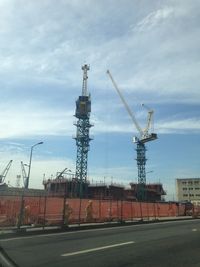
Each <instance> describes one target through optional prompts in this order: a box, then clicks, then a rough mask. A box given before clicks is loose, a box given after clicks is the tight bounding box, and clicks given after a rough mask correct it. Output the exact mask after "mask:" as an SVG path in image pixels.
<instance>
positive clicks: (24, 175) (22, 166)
mask: <svg viewBox="0 0 200 267" xmlns="http://www.w3.org/2000/svg"><path fill="white" fill-rule="evenodd" d="M24 165H25V164H24V163H23V161H21V169H22V177H23V183H24V188H26V185H27V179H28V176H27V173H26V170H25V168H24Z"/></svg>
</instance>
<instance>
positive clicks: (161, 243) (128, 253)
mask: <svg viewBox="0 0 200 267" xmlns="http://www.w3.org/2000/svg"><path fill="white" fill-rule="evenodd" d="M0 245H1V246H2V247H3V248H4V249H5V251H6V252H7V253H8V255H10V257H11V258H12V259H13V260H14V261H15V262H16V263H17V264H18V265H19V266H20V267H29V266H48V267H49V266H52V267H57V266H60V267H64V266H69V267H75V266H76V267H82V266H83V267H108V266H109V267H133V266H137V267H140V266H160V267H163V266H167V267H171V266H176V267H184V266H187V267H190V266H196V267H199V266H200V220H193V221H176V222H164V223H157V224H147V225H134V226H126V227H115V228H105V229H93V230H84V231H79V232H66V233H57V234H46V235H36V236H26V237H22V238H20V237H17V238H10V239H5V240H1V241H0Z"/></svg>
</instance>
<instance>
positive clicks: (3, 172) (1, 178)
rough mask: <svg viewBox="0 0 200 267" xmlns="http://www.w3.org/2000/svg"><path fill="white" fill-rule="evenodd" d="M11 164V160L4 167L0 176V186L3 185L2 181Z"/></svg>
mask: <svg viewBox="0 0 200 267" xmlns="http://www.w3.org/2000/svg"><path fill="white" fill-rule="evenodd" d="M11 164H12V160H10V161H9V163H8V165H7V166H6V168H5V169H4V170H3V171H2V173H1V174H0V184H2V183H4V181H5V179H6V176H7V174H8V171H9V169H10V166H11Z"/></svg>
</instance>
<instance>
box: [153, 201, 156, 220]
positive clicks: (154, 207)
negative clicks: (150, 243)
mask: <svg viewBox="0 0 200 267" xmlns="http://www.w3.org/2000/svg"><path fill="white" fill-rule="evenodd" d="M153 211H154V219H155V220H156V203H155V202H154V203H153Z"/></svg>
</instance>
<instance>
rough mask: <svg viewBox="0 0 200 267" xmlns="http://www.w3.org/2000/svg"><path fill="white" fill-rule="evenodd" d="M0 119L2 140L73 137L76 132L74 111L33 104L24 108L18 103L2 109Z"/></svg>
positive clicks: (28, 104) (0, 136)
mask: <svg viewBox="0 0 200 267" xmlns="http://www.w3.org/2000/svg"><path fill="white" fill-rule="evenodd" d="M5 106H6V105H5ZM5 106H4V107H5ZM8 107H9V108H8ZM0 117H1V120H0V128H1V132H0V138H16V137H31V136H37V135H47V136H48V135H65V136H71V135H72V134H74V132H75V127H74V126H73V120H75V119H74V118H73V111H64V110H54V109H50V107H45V106H44V107H41V106H38V105H37V104H35V105H34V104H33V103H27V104H24V105H23V106H22V105H20V106H18V103H15V105H14V106H12V104H8V103H7V106H6V107H5V108H3V107H2V109H1V111H0Z"/></svg>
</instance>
